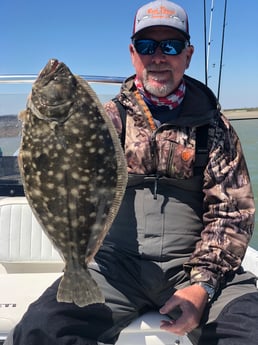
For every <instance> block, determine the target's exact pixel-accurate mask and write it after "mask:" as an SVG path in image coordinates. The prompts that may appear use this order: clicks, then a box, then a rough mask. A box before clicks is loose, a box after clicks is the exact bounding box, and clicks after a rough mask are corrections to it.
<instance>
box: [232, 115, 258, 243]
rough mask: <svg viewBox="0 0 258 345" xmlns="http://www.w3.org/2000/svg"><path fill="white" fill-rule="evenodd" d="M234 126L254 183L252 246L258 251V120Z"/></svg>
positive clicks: (235, 123) (241, 121)
mask: <svg viewBox="0 0 258 345" xmlns="http://www.w3.org/2000/svg"><path fill="white" fill-rule="evenodd" d="M232 124H233V126H234V128H235V130H236V131H237V134H238V135H239V138H240V140H241V143H242V146H243V150H244V153H245V158H246V161H247V165H248V169H249V173H250V177H251V181H252V186H253V192H254V198H255V204H256V210H257V212H256V213H257V217H256V221H255V231H254V234H253V237H252V239H251V243H250V245H251V246H252V247H254V248H255V249H257V250H258V167H257V152H258V136H257V133H258V119H254V120H239V121H232Z"/></svg>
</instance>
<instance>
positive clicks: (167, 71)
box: [130, 26, 194, 97]
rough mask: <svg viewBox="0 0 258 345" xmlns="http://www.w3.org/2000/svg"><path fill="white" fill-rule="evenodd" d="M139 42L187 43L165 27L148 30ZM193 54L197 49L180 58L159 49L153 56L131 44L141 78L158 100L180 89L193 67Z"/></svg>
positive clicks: (172, 30) (191, 48)
mask: <svg viewBox="0 0 258 345" xmlns="http://www.w3.org/2000/svg"><path fill="white" fill-rule="evenodd" d="M136 39H152V40H155V41H158V42H159V41H162V40H167V39H177V40H182V41H185V40H186V39H185V37H184V35H183V34H181V33H180V32H179V31H177V30H174V29H172V28H166V27H162V26H156V27H152V28H147V29H145V30H143V31H142V32H140V33H139V35H138V36H136ZM193 51H194V49H193V46H187V47H186V48H184V49H183V50H182V52H181V53H180V54H179V55H166V54H164V53H162V50H161V48H160V47H158V48H157V49H156V51H155V52H154V53H153V54H152V55H142V54H139V53H137V51H136V50H135V47H134V46H133V44H130V53H131V58H132V63H133V65H134V68H135V71H136V75H137V77H138V79H139V80H140V81H141V82H142V84H143V86H144V88H145V89H146V90H147V91H148V92H150V93H151V94H152V95H154V96H157V97H165V96H167V95H169V94H171V93H172V92H173V91H174V90H175V89H176V88H177V87H178V86H179V84H180V82H181V80H182V77H183V75H184V72H185V70H186V69H187V68H188V67H189V64H190V61H191V57H192V54H193Z"/></svg>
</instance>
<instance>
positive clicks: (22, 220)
mask: <svg viewBox="0 0 258 345" xmlns="http://www.w3.org/2000/svg"><path fill="white" fill-rule="evenodd" d="M0 243H1V246H0V264H1V267H0V272H2V273H3V272H6V273H32V272H37V273H40V272H41V273H43V272H61V271H62V269H63V267H64V264H63V261H62V260H61V257H60V255H59V254H58V252H57V251H56V249H55V248H54V247H53V245H52V244H51V243H50V241H49V239H48V238H47V236H46V235H45V233H44V232H43V231H42V229H41V226H40V225H39V223H38V221H37V220H36V218H35V216H34V215H33V213H32V211H31V208H30V206H29V205H28V202H27V199H26V198H25V197H7V198H2V199H0ZM3 244H4V245H3Z"/></svg>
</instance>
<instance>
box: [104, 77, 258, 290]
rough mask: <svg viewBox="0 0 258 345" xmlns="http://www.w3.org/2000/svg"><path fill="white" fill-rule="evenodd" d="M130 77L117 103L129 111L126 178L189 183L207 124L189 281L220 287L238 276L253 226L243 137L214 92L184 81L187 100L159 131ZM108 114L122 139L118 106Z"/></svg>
mask: <svg viewBox="0 0 258 345" xmlns="http://www.w3.org/2000/svg"><path fill="white" fill-rule="evenodd" d="M133 78H134V77H130V78H128V79H127V80H126V81H125V82H124V84H123V85H122V88H121V93H120V94H119V95H118V99H119V101H120V103H121V104H122V105H123V107H124V108H125V109H126V115H127V116H126V134H125V143H124V149H125V155H126V159H127V164H128V173H129V175H130V174H137V175H153V174H154V175H158V176H166V177H169V178H175V179H180V180H182V181H185V180H187V179H190V178H191V177H193V175H194V166H195V158H196V155H195V148H196V130H197V128H198V127H200V126H203V125H205V124H209V131H208V143H207V147H208V151H209V154H208V159H207V163H206V164H205V166H204V167H203V180H202V181H203V182H202V191H203V193H204V199H203V210H204V212H203V225H204V226H203V231H202V233H201V240H200V241H199V242H197V243H196V248H195V251H194V252H193V253H192V256H191V258H190V259H189V261H188V262H186V263H185V266H184V267H185V270H186V272H188V273H189V275H190V279H191V282H192V283H194V282H198V281H205V282H207V283H209V284H211V285H213V286H214V287H218V286H219V285H220V283H221V282H222V278H223V277H224V276H225V274H227V272H232V271H236V270H237V269H238V268H239V267H240V265H241V261H242V259H243V257H244V254H245V251H246V248H247V245H248V243H249V240H250V238H251V235H252V232H253V227H254V212H255V206H254V198H253V194H252V188H251V184H250V178H249V174H248V170H247V166H246V162H245V159H244V156H243V151H242V148H241V144H240V141H239V138H238V136H237V134H236V132H235V131H234V129H233V128H232V126H231V124H230V123H229V121H228V120H227V119H226V118H225V117H224V116H223V115H222V114H221V113H220V109H219V106H218V103H217V101H216V98H215V96H214V95H213V93H212V92H211V91H210V90H209V89H208V88H207V87H206V86H204V85H203V84H202V83H200V82H198V81H197V80H195V79H192V78H190V77H187V76H185V82H186V95H185V98H184V101H183V102H182V104H181V106H180V112H179V114H178V115H177V116H176V118H174V119H173V120H171V121H169V124H167V123H166V124H162V125H160V126H157V124H156V123H155V121H154V120H153V117H152V116H151V114H150V112H149V111H148V110H146V105H145V104H144V102H143V101H141V100H140V98H139V95H137V91H136V88H135V86H134V83H133ZM105 109H106V111H107V113H108V114H109V116H110V117H111V119H112V121H113V123H114V125H115V127H116V129H117V131H118V134H119V135H120V136H121V135H122V128H123V124H122V121H121V117H120V114H119V111H118V109H117V106H116V104H115V103H114V102H113V101H110V102H108V103H106V104H105Z"/></svg>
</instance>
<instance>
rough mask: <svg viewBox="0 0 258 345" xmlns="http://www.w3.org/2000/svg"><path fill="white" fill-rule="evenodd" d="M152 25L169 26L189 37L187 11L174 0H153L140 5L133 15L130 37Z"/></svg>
mask: <svg viewBox="0 0 258 345" xmlns="http://www.w3.org/2000/svg"><path fill="white" fill-rule="evenodd" d="M152 26H167V27H171V28H173V29H176V30H178V31H180V32H182V33H183V34H184V35H185V37H186V38H187V39H188V40H189V39H190V35H189V27H188V16H187V13H186V12H185V10H184V9H183V8H182V7H180V6H179V5H177V4H175V3H174V2H171V1H167V0H155V1H152V2H150V3H148V4H146V5H144V6H142V7H140V8H139V9H138V11H137V12H136V15H135V19H134V26H133V34H132V37H134V36H135V35H136V34H137V33H139V32H140V31H142V30H143V29H146V28H149V27H152Z"/></svg>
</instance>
